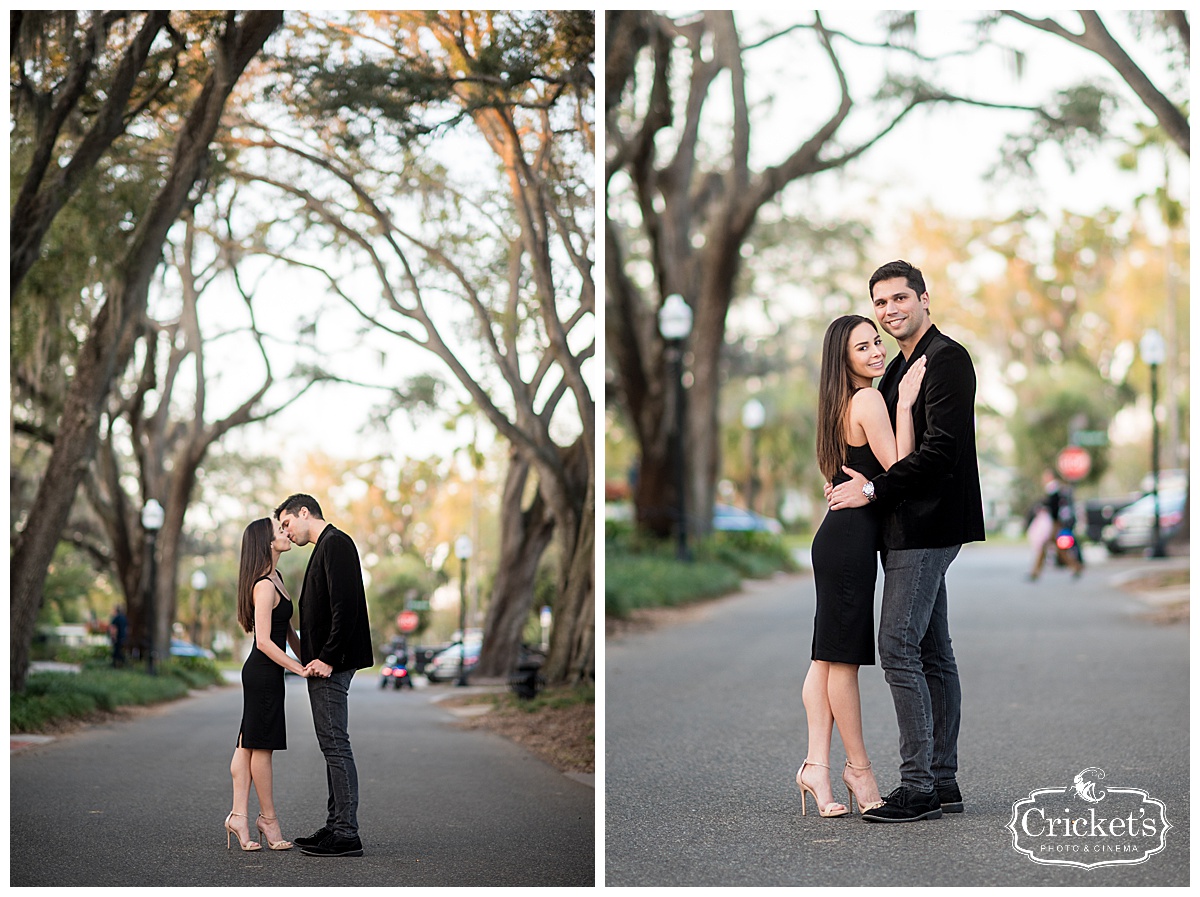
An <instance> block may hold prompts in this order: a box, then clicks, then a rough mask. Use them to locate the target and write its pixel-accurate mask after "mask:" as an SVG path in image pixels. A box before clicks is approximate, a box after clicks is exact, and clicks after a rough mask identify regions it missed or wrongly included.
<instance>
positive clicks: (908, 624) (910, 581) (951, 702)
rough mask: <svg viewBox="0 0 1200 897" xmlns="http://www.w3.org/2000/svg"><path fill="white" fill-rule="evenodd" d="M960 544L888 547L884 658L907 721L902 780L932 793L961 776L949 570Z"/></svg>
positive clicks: (900, 718) (901, 718)
mask: <svg viewBox="0 0 1200 897" xmlns="http://www.w3.org/2000/svg"><path fill="white" fill-rule="evenodd" d="M961 548H962V546H961V545H952V546H950V547H948V548H916V549H905V550H894V549H888V550H887V551H886V552H885V555H884V559H883V570H884V578H883V605H882V608H881V610H880V616H879V663H880V666H882V667H883V674H884V679H885V680H886V681H887V684H888V686H889V687H890V688H891V691H892V702H893V703H894V704H895V705H896V722H897V724H898V726H899V728H900V784H901V785H904V786H906V787H908V788H913V789H916V790H917V791H923V792H928V791H931V790H933V789H934V788H937V787H941V786H943V785H949V784H952V783H954V782H955V776H956V775H957V773H958V727H959V722H960V719H961V714H962V692H961V690H960V688H959V682H958V665H957V664H955V662H954V651H953V650H952V649H951V647H950V623H949V619H948V616H947V611H946V570H947V569H949V567H950V562H951V561H953V560H954V558H955V557H957V556H958V552H959V549H961Z"/></svg>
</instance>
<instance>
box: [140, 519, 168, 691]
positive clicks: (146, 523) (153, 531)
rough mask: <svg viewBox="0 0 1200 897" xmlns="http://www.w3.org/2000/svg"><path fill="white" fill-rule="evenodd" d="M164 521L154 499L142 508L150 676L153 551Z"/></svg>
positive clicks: (154, 643) (154, 635)
mask: <svg viewBox="0 0 1200 897" xmlns="http://www.w3.org/2000/svg"><path fill="white" fill-rule="evenodd" d="M165 520H166V513H165V512H164V511H163V506H162V505H160V504H159V503H158V501H157V500H155V499H153V498H152V499H150V500H149V501H148V502H146V504H145V505H144V506H143V507H142V529H143V530H145V531H146V624H147V627H148V629H149V632H150V638H149V645H148V647H147V651H146V672H148V673H149V674H150V675H151V676H153V675H155V674H156V673H157V670H155V668H154V662H155V660H156V658H157V656H158V613H157V609H156V608H155V606H154V605H155V594H154V592H155V589H154V586H155V580H156V579H157V578H158V553H157V551H156V550H155V549H156V546H157V543H158V531H159V530H160V529H162V527H163V522H164V521H165Z"/></svg>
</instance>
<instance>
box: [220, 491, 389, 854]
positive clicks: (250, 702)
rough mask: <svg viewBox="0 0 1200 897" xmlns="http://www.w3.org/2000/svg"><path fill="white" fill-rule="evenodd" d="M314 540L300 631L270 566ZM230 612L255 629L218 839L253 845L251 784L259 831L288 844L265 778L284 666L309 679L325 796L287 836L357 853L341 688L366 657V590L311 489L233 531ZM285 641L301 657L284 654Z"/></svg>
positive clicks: (276, 731)
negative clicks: (311, 817) (234, 589)
mask: <svg viewBox="0 0 1200 897" xmlns="http://www.w3.org/2000/svg"><path fill="white" fill-rule="evenodd" d="M293 543H294V544H296V545H309V544H313V545H314V548H313V552H312V555H311V556H310V557H309V559H308V567H307V568H306V569H305V571H304V585H303V589H302V591H301V594H300V635H299V636H297V634H296V631H295V630H294V629H293V628H292V623H291V620H292V600H291V597H290V596H289V595H288V592H287V588H286V587H285V586H284V583H283V579H282V578H281V577H280V575H279V571H278V570H277V569H276V565H277V563H278V561H279V556H280V555H281V554H282V553H283V552H285V551H289V550H291V547H292V544H293ZM238 622H239V623H241V625H242V628H243V629H244V630H245V631H246V632H254V647H253V648H251V650H250V655H249V656H248V657H247V658H246V662H245V664H244V665H243V666H242V700H243V704H242V723H241V728H240V730H239V732H238V740H237V747H236V748H235V749H234V752H233V760H232V761H231V762H230V764H229V771H230V774H231V775H232V776H233V810H232V812H230V814H229V816H228V817H227V818H226V819H225V831H226V836H225V846H226V847H228V846H229V839H230V836H231V835H233V836H236V837H237V839H238V845H239V846H240V847H241V848H242V850H261V849H262V845H261V844H259V843H258V842H257V841H252V840H251V839H250V820H249V817H248V815H247V810H248V809H249V803H250V785H251V784H252V783H253V785H254V789H255V791H256V792H257V793H258V803H259V808H260V810H261V812H260V813H259V815H258V818H257V820H256V825H257V827H258V832H259V836H260V837H262V838H263V839H265V840H266V842H267V846H268V847H270V848H271V849H272V850H288V849H290V848H291V847H292V845H293V842H291V841H285V840H284V838H283V834H282V833H281V831H280V826H279V820H278V818H277V817H276V814H275V801H274V796H273V794H272V787H271V776H272V774H271V756H272V752H273V751H282V750H286V749H287V732H286V729H285V726H284V708H283V705H284V684H283V674H284V670H285V669H286V670H289V671H291V672H293V673H295V674H296V675H297V676H303V677H304V678H305V680H306V681H307V684H308V699H309V703H310V705H311V707H312V714H313V728H314V729H315V730H316V735H317V742H318V743H319V744H320V746H321V753H323V754H324V755H325V774H326V780H327V784H328V788H329V800H328V805H327V815H326V821H325V825H324V826H323V827H322V828H320V829H318V830H317V831H316V832H315V833H314V834H312V835H310V836H308V837H307V838H296V839H295V842H294V843H295V845H296V846H298V847H299V848H300V850H301V852H302V853H305V854H309V855H310V856H331V857H333V856H337V857H340V856H362V853H363V850H362V841H361V840H360V839H359V837H358V819H357V814H358V772H357V769H356V768H355V765H354V754H353V752H352V751H351V749H350V738H349V735H348V733H347V725H348V701H347V698H348V695H349V691H350V682H351V680H353V678H354V673H355V671H356V670H360V669H362V668H364V667H369V666H371V664H372V663H373V662H374V660H373V658H372V654H371V631H370V626H369V623H368V620H367V600H366V593H365V590H364V588H363V578H362V566H361V564H360V563H359V558H358V549H356V548H355V547H354V542H353V541H352V540H351V538H350V537H349V536H348V535H346V534H345V533H343V532H342V531H341V530H339V529H338V528H337V527H335V526H333V525H332V524H330V523H327V522H326V521H325V519H324V516H323V515H322V513H321V506H320V505H319V504H317V501H316V499H314V498H313V497H312V496H311V495H302V494H298V495H292V496H291V497H289V498H287V499H285V500H284V502H283V503H282V504H281V505H280V506H279V507H278V508H276V509H275V515H274V518H273V519H272V518H270V517H263V518H261V519H259V520H255V521H253V522H251V523H250V525H249V526H247V527H246V530H245V532H244V533H243V534H242V558H241V565H240V569H239V571H238ZM285 644H287V645H291V647H292V650H293V651H295V652H296V655H297V656H298V657H299V658H300V662H299V663H297V662H296V661H295V660H293V659H292V658H290V657H288V655H287V652H286V650H285V647H284V646H285Z"/></svg>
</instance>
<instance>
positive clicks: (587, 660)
mask: <svg viewBox="0 0 1200 897" xmlns="http://www.w3.org/2000/svg"><path fill="white" fill-rule="evenodd" d="M560 454H561V457H562V466H561V470H560V473H559V479H557V480H554V481H546V480H543V483H545V485H546V487H547V488H546V490H545V493H546V499H547V502H548V503H549V505H550V507H551V508H552V509H553V511H554V521H555V534H556V537H557V538H558V544H559V547H560V552H561V557H560V565H559V580H558V581H559V587H558V594H557V597H556V599H555V604H554V626H553V628H552V630H551V634H550V654H549V656H548V657H547V658H546V663H545V665H544V666H543V667H542V670H543V675H544V676H545V678H546V682H547V684H551V685H555V684H567V683H574V682H578V681H581V680H583V679H587V678H594V676H595V654H594V651H593V644H594V641H595V630H596V620H595V605H596V597H595V596H596V588H595V566H596V557H595V548H596V477H595V465H594V464H593V463H592V462H591V457H592V454H591V452H589V451H588V447H587V446H584V444H583V438H582V437H580V439H578V440H576V441H575V442H574V443H573V444H572V445H571V446H570V447H569V448H566V449H562V450H561V452H560Z"/></svg>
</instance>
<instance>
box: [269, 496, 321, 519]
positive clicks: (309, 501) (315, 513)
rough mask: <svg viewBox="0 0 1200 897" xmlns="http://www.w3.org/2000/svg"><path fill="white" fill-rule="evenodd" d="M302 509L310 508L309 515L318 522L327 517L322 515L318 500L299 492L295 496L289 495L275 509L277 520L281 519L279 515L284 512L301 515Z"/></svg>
mask: <svg viewBox="0 0 1200 897" xmlns="http://www.w3.org/2000/svg"><path fill="white" fill-rule="evenodd" d="M301 508H308V513H309V515H310V516H312V517H316V518H317V519H318V520H324V519H325V515H324V514H322V513H321V506H320V505H319V504H317V500H316V499H315V498H313V497H312V496H311V495H305V494H304V493H303V492H298V493H297V494H295V495H289V496H288V497H287V498H285V499H284V500H283V503H282V504H280V505H279V507H278V508H276V509H275V519H276V520H278V519H279V515H280V514H282V513H283V512H284V511H287V512H288V513H289V514H299V513H300V509H301Z"/></svg>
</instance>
